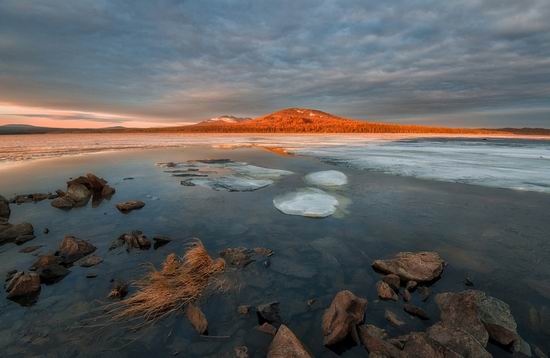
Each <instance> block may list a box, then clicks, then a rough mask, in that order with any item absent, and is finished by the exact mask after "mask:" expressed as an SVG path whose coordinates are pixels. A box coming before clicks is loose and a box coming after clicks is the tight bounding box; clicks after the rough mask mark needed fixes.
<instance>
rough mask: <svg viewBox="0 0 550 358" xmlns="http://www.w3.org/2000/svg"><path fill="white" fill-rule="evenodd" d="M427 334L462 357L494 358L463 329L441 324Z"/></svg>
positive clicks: (435, 325) (434, 326)
mask: <svg viewBox="0 0 550 358" xmlns="http://www.w3.org/2000/svg"><path fill="white" fill-rule="evenodd" d="M426 333H427V335H428V337H429V338H430V339H431V340H433V341H435V342H437V343H439V344H440V345H442V346H444V347H445V348H447V349H449V350H450V351H452V352H455V353H458V354H459V355H460V356H461V357H472V358H474V357H475V358H477V357H480V358H490V357H492V355H491V354H490V353H489V352H487V351H486V350H485V347H484V346H483V345H482V344H481V343H480V342H479V341H478V340H476V339H475V338H474V337H473V336H471V335H470V334H468V333H467V332H465V331H464V330H462V329H459V328H455V327H451V326H449V325H445V324H443V323H441V322H439V323H436V324H434V325H433V326H431V327H430V328H428V330H427V331H426Z"/></svg>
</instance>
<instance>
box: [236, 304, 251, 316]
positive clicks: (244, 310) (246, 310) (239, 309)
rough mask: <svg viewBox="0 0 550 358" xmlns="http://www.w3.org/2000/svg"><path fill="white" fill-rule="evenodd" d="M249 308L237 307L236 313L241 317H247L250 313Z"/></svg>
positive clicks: (245, 306) (246, 306) (244, 306)
mask: <svg viewBox="0 0 550 358" xmlns="http://www.w3.org/2000/svg"><path fill="white" fill-rule="evenodd" d="M250 309H251V307H250V306H249V305H240V306H239V307H237V312H239V314H241V315H247V314H249V313H250Z"/></svg>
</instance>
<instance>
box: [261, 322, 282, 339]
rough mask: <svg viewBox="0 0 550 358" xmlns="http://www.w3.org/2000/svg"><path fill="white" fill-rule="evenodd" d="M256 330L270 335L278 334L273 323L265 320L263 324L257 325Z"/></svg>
mask: <svg viewBox="0 0 550 358" xmlns="http://www.w3.org/2000/svg"><path fill="white" fill-rule="evenodd" d="M256 330H257V331H259V332H262V333H265V334H269V335H270V336H275V334H277V328H275V327H273V326H272V325H271V324H269V323H267V322H264V323H263V324H261V325H259V326H256Z"/></svg>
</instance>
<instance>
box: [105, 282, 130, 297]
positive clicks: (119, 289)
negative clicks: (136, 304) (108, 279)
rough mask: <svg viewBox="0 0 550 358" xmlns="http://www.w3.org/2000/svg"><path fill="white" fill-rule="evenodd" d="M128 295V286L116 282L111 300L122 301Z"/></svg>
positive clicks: (110, 293)
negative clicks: (117, 299)
mask: <svg viewBox="0 0 550 358" xmlns="http://www.w3.org/2000/svg"><path fill="white" fill-rule="evenodd" d="M127 294H128V284H127V283H126V282H124V281H115V283H114V284H113V287H112V288H111V292H109V298H119V299H122V298H124V297H126V295H127Z"/></svg>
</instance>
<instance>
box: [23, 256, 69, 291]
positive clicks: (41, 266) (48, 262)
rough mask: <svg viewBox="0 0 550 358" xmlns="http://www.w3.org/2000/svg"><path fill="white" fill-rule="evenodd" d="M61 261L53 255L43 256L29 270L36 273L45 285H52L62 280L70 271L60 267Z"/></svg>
mask: <svg viewBox="0 0 550 358" xmlns="http://www.w3.org/2000/svg"><path fill="white" fill-rule="evenodd" d="M61 264H62V259H61V258H60V257H59V256H55V255H43V256H40V257H39V258H38V260H37V261H36V262H35V263H34V264H32V266H31V270H33V271H36V273H37V274H38V275H39V276H40V280H41V282H42V283H45V284H53V283H56V282H59V281H60V280H62V279H63V278H64V277H65V276H67V275H68V274H69V273H70V271H69V270H68V269H67V268H66V267H64V266H62V265H61Z"/></svg>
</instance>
